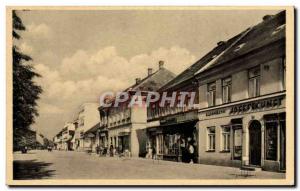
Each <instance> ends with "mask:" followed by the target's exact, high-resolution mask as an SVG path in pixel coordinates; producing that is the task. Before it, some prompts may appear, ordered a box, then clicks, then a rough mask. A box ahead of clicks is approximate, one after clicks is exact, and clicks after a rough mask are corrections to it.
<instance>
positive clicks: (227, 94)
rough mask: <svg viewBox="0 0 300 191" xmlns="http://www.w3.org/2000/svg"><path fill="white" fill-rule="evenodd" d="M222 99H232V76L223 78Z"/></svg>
mask: <svg viewBox="0 0 300 191" xmlns="http://www.w3.org/2000/svg"><path fill="white" fill-rule="evenodd" d="M222 100H223V103H229V102H230V101H231V77H228V78H224V79H223V80H222Z"/></svg>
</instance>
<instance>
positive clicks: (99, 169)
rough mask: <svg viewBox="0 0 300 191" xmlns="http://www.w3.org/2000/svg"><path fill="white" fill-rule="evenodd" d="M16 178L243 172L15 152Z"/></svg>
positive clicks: (225, 175) (169, 176)
mask: <svg viewBox="0 0 300 191" xmlns="http://www.w3.org/2000/svg"><path fill="white" fill-rule="evenodd" d="M14 166H15V167H17V168H18V169H19V170H18V172H16V173H15V174H14V177H15V179H41V178H42V179H43V178H51V179H132V178H133V179H145V178H147V179H210V178H213V179H222V178H223V179H236V178H245V177H242V176H240V170H239V169H238V168H232V167H221V166H212V165H203V164H185V163H176V162H169V161H153V160H147V159H141V158H137V159H135V158H131V159H127V158H126V159H124V158H117V157H115V158H110V157H99V156H96V155H89V154H86V153H83V152H72V151H53V152H47V151H30V152H29V153H28V154H21V153H15V154H14ZM284 177H285V174H284V173H276V172H266V171H257V172H255V176H249V177H247V178H272V179H274V178H275V179H276V178H284Z"/></svg>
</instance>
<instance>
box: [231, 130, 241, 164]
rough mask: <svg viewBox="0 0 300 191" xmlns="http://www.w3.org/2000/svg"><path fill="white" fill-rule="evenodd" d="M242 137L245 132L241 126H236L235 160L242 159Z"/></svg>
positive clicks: (234, 138) (234, 133)
mask: <svg viewBox="0 0 300 191" xmlns="http://www.w3.org/2000/svg"><path fill="white" fill-rule="evenodd" d="M242 137H243V130H242V127H241V126H235V127H234V129H233V159H235V160H241V159H242Z"/></svg>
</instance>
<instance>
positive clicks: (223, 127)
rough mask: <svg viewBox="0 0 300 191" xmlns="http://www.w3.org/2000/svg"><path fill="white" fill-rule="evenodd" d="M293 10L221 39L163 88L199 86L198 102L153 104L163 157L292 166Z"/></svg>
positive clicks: (156, 143) (153, 134)
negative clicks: (289, 19)
mask: <svg viewBox="0 0 300 191" xmlns="http://www.w3.org/2000/svg"><path fill="white" fill-rule="evenodd" d="M285 51H286V49H285V12H280V13H278V14H277V15H266V16H265V17H264V18H263V19H262V22H261V23H259V24H257V25H256V26H253V27H250V28H248V29H246V30H245V31H243V32H241V33H240V34H238V35H236V36H234V37H233V38H231V39H229V40H227V41H221V42H218V43H217V46H216V47H215V48H214V49H213V50H211V51H210V52H209V53H207V54H206V55H205V56H204V57H202V58H201V59H200V60H199V61H197V62H196V63H195V64H193V65H192V66H191V67H189V68H188V69H186V70H185V71H184V72H182V73H181V74H179V75H178V76H177V77H176V78H174V79H173V80H171V81H170V82H169V83H168V84H166V85H165V86H164V87H162V88H161V89H160V90H159V91H160V92H169V93H170V94H172V92H195V94H196V96H195V101H194V106H190V107H185V106H184V107H168V106H167V105H165V106H164V107H160V106H159V105H158V104H154V105H153V106H151V107H150V108H148V110H149V111H148V119H147V120H148V124H147V127H148V128H147V137H148V140H149V141H150V142H151V145H152V147H153V148H154V150H155V152H156V155H157V156H158V157H159V158H162V159H167V160H170V159H171V160H177V161H183V162H190V160H189V154H188V152H189V151H188V148H187V147H186V146H187V145H189V144H192V145H193V146H194V150H195V151H194V152H195V155H194V156H193V159H194V162H200V163H206V164H216V165H230V166H240V165H252V166H257V167H262V168H263V169H266V170H284V169H285V157H286V156H285V149H286V145H285V132H286V130H285V110H286V109H285V100H286V97H285V79H286V78H285V68H286V66H285Z"/></svg>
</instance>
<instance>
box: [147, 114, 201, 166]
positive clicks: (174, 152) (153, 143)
mask: <svg viewBox="0 0 300 191" xmlns="http://www.w3.org/2000/svg"><path fill="white" fill-rule="evenodd" d="M196 116H197V113H196V112H195V111H192V112H189V113H188V112H187V113H181V114H178V115H173V116H168V117H164V118H162V119H161V120H160V126H157V127H151V128H148V129H147V138H148V143H147V145H148V150H149V149H151V150H152V151H154V152H153V153H155V154H156V156H157V158H158V159H161V160H171V161H177V162H191V160H192V161H193V162H197V157H198V155H197V153H198V132H197V128H196V124H197V121H198V120H197V119H196Z"/></svg>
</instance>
